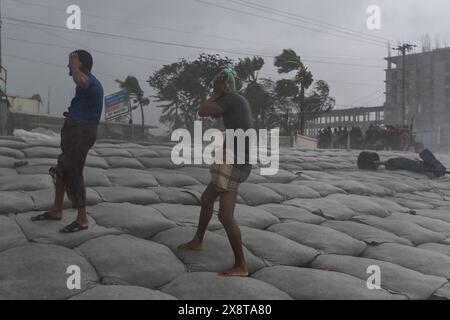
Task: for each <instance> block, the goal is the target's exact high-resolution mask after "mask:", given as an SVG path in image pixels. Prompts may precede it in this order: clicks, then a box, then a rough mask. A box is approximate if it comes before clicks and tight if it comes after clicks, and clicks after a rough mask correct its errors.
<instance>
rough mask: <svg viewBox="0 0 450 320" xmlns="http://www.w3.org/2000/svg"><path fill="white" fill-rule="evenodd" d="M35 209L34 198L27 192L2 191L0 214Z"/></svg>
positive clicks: (0, 192)
mask: <svg viewBox="0 0 450 320" xmlns="http://www.w3.org/2000/svg"><path fill="white" fill-rule="evenodd" d="M33 209H34V202H33V199H32V198H31V197H30V195H29V194H27V193H25V192H15V191H0V214H6V213H21V212H27V211H30V210H33Z"/></svg>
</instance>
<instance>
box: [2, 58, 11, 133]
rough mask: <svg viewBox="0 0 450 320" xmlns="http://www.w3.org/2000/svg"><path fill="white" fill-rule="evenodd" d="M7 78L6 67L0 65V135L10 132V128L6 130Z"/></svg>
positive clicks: (7, 109)
mask: <svg viewBox="0 0 450 320" xmlns="http://www.w3.org/2000/svg"><path fill="white" fill-rule="evenodd" d="M0 55H1V54H0ZM7 78H8V76H7V71H6V69H5V68H3V67H2V66H1V65H0V136H5V135H7V134H9V133H10V130H8V129H9V128H8V124H9V121H8V120H9V119H8V118H9V102H8V99H7V97H6V84H7Z"/></svg>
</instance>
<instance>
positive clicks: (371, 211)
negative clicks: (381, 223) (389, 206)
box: [325, 194, 390, 218]
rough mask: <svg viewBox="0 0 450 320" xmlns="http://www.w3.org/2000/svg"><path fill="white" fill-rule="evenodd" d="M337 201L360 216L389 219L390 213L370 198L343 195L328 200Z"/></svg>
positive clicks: (330, 197) (332, 196) (336, 195)
mask: <svg viewBox="0 0 450 320" xmlns="http://www.w3.org/2000/svg"><path fill="white" fill-rule="evenodd" d="M325 199H326V200H327V199H332V200H336V201H338V202H339V203H342V204H344V205H345V206H347V207H348V208H350V209H351V210H353V211H354V212H358V213H360V214H367V215H371V216H376V217H381V218H384V217H387V216H389V214H390V212H389V211H388V210H386V209H385V208H383V207H382V206H381V205H378V204H377V203H375V202H373V201H371V198H370V197H364V196H357V195H342V194H333V195H331V196H329V197H327V198H325Z"/></svg>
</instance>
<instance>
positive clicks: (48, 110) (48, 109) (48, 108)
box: [47, 87, 50, 114]
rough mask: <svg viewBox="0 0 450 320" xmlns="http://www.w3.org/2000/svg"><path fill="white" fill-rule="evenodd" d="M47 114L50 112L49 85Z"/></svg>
mask: <svg viewBox="0 0 450 320" xmlns="http://www.w3.org/2000/svg"><path fill="white" fill-rule="evenodd" d="M47 114H50V87H48V92H47Z"/></svg>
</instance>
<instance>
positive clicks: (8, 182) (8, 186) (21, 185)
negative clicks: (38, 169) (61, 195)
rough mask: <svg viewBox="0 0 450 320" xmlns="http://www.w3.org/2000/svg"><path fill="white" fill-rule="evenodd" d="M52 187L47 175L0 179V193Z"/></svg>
mask: <svg viewBox="0 0 450 320" xmlns="http://www.w3.org/2000/svg"><path fill="white" fill-rule="evenodd" d="M51 187H53V182H52V179H51V177H50V176H49V175H48V174H47V175H23V176H22V175H17V176H3V177H0V191H34V190H41V189H49V188H51Z"/></svg>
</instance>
